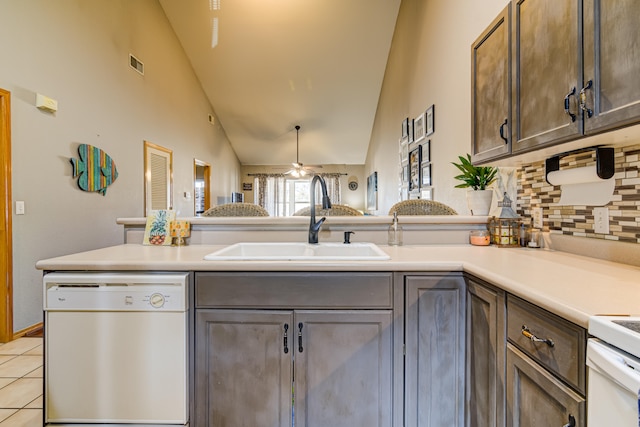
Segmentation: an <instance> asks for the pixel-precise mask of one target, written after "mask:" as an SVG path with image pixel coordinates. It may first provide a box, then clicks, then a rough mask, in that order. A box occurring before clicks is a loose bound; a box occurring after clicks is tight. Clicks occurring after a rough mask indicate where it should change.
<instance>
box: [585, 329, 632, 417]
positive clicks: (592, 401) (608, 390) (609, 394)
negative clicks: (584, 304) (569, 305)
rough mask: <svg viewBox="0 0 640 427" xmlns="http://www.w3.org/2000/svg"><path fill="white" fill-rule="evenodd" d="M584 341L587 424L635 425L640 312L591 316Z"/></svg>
mask: <svg viewBox="0 0 640 427" xmlns="http://www.w3.org/2000/svg"><path fill="white" fill-rule="evenodd" d="M589 334H590V335H592V336H593V337H595V338H589V340H588V343H587V367H588V372H589V385H588V388H587V400H588V402H589V403H588V405H587V426H588V427H609V426H613V425H615V426H637V425H638V419H639V409H638V405H639V398H638V396H639V392H640V316H592V317H591V318H590V319H589Z"/></svg>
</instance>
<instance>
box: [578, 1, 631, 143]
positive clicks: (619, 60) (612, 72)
mask: <svg viewBox="0 0 640 427" xmlns="http://www.w3.org/2000/svg"><path fill="white" fill-rule="evenodd" d="M638 16H640V2H638V1H637V0H585V2H584V34H585V40H584V46H585V47H584V52H585V56H584V70H585V71H584V80H585V86H587V85H588V84H589V82H591V85H590V87H589V89H585V95H586V107H587V108H588V109H589V110H590V112H588V113H586V114H585V118H584V120H585V133H588V134H590V133H596V132H601V131H603V130H607V129H611V128H615V127H620V126H624V125H629V124H633V123H637V122H638V121H640V83H639V82H638V75H640V49H639V48H638V44H639V43H640V26H639V25H638Z"/></svg>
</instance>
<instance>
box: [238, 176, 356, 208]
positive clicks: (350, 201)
mask: <svg viewBox="0 0 640 427" xmlns="http://www.w3.org/2000/svg"><path fill="white" fill-rule="evenodd" d="M289 169H291V165H282V166H250V165H246V166H243V167H242V182H243V183H251V184H253V177H252V176H249V175H248V174H250V173H251V174H252V173H283V172H286V171H287V170H289ZM317 172H322V173H334V172H336V173H343V174H346V175H344V176H343V177H341V178H340V195H341V197H342V200H341V204H343V205H348V206H351V207H352V208H354V209H358V210H360V211H363V212H365V211H366V210H365V201H366V194H367V177H366V176H365V175H364V165H323V166H322V169H318V170H317ZM352 177H355V179H356V182H357V183H358V189H357V190H355V191H352V190H349V188H348V183H349V178H352ZM253 190H254V188H253V185H252V189H251V191H243V193H244V201H245V202H249V203H253V195H254V192H253Z"/></svg>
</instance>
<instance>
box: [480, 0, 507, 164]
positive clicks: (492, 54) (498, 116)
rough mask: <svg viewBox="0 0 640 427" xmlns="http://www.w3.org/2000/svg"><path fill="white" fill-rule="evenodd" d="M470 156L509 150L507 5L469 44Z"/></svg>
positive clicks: (484, 156) (485, 156)
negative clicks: (470, 44)
mask: <svg viewBox="0 0 640 427" xmlns="http://www.w3.org/2000/svg"><path fill="white" fill-rule="evenodd" d="M471 97H472V102H471V106H472V108H471V125H472V133H471V155H472V160H473V161H474V162H479V161H483V160H487V159H495V158H498V157H502V156H504V155H507V154H509V153H510V152H511V132H510V128H511V5H510V4H509V5H507V7H505V8H504V10H503V11H502V12H501V13H500V15H499V16H498V17H497V18H496V19H495V20H494V21H493V22H492V23H491V25H489V27H488V28H487V29H486V30H485V31H484V32H483V33H482V34H481V35H480V36H479V37H478V38H477V39H476V41H475V42H474V43H473V45H472V46H471Z"/></svg>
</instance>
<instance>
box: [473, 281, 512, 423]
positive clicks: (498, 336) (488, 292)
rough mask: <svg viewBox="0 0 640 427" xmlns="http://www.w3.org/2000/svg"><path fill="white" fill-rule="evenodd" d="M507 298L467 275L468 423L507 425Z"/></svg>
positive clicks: (498, 291) (501, 291) (503, 293)
mask: <svg viewBox="0 0 640 427" xmlns="http://www.w3.org/2000/svg"><path fill="white" fill-rule="evenodd" d="M506 344H507V337H506V300H505V292H504V291H503V290H500V289H497V288H494V287H492V286H489V285H486V284H484V283H482V282H480V281H479V280H477V279H475V278H470V277H467V368H466V375H467V399H466V401H467V409H466V410H467V424H466V425H467V426H469V427H489V426H491V427H504V425H505V369H506V362H505V356H506Z"/></svg>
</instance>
